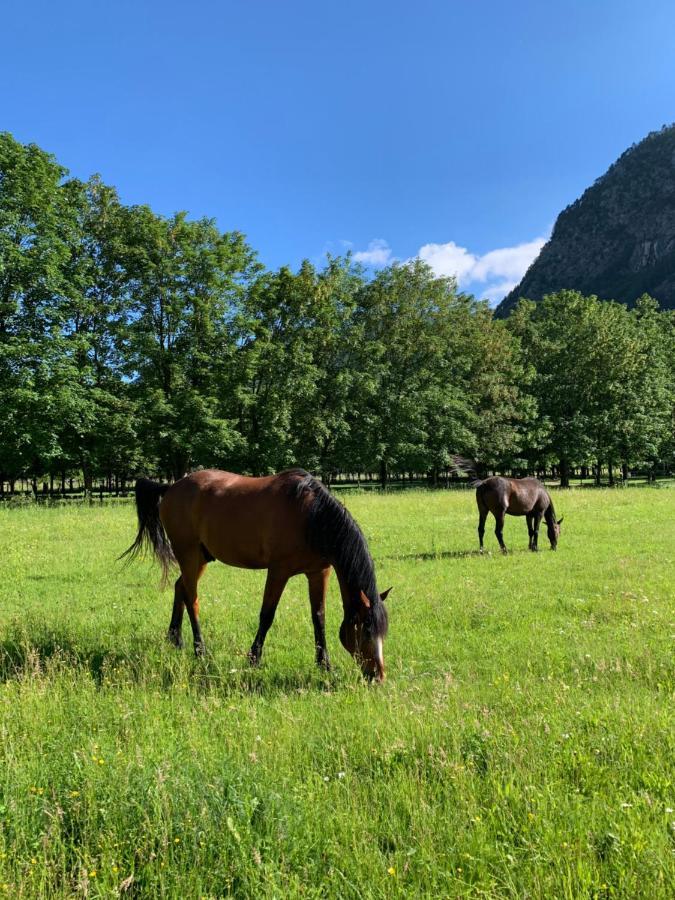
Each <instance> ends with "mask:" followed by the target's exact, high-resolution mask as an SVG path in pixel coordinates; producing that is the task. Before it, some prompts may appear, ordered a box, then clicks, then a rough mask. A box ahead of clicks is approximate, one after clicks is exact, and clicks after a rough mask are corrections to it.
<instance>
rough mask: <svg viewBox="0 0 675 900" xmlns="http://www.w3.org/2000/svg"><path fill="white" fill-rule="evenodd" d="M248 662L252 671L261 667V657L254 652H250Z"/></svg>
mask: <svg viewBox="0 0 675 900" xmlns="http://www.w3.org/2000/svg"><path fill="white" fill-rule="evenodd" d="M248 662H249V665H250V666H251V668H252V669H257V668H258V666H259V665H260V656H259V655H258V654H257V653H254V652H253V650H249V651H248Z"/></svg>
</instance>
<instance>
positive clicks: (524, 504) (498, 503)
mask: <svg viewBox="0 0 675 900" xmlns="http://www.w3.org/2000/svg"><path fill="white" fill-rule="evenodd" d="M455 468H456V469H460V470H461V471H463V472H467V473H468V474H470V475H474V476H475V475H476V467H475V463H473V462H472V461H471V460H467V459H462V458H461V457H455ZM471 484H472V485H473V486H474V487H475V488H476V503H477V504H478V540H479V542H480V550H481V553H482V552H483V535H484V534H485V520H486V519H487V516H488V513H490V512H491V513H492V515H493V516H494V517H495V520H496V526H495V535H496V536H497V540H498V541H499V546H500V547H501V550H502V553H506V552H507V550H506V545H505V544H504V537H503V533H504V518H505V516H506V515H507V514H508V515H509V516H525V518H526V520H527V533H528V535H529V538H530V542H529V549H530V550H532V551H533V552H534V553H536V552H537V549H538V547H537V544H538V541H539V525H540V524H541V520H542V518H544V519H546V528H547V533H548V539H549V541H550V542H551V550H556V549H557V547H558V538H559V537H560V526H561V525H562V517H561V518H560V519H556V515H555V510H554V508H553V501H552V500H551V497H550V495H549V493H548V491H547V490H546V488H545V487H544V485H543V484H542V483H541V481H538V480H537V479H536V478H502V477H501V476H500V475H495V476H494V477H492V478H484V479H482V480H481V479H479V478H474V480H473V481H472V482H471Z"/></svg>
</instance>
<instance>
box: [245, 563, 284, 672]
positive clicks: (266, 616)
mask: <svg viewBox="0 0 675 900" xmlns="http://www.w3.org/2000/svg"><path fill="white" fill-rule="evenodd" d="M287 581H288V576H287V575H280V574H279V573H277V572H272V570H271V569H268V570H267V581H266V582H265V593H264V594H263V602H262V607H261V608H260V622H259V624H258V631H257V634H256V636H255V638H254V640H253V643H252V644H251V649H250V650H249V652H248V658H249V661H250V663H251V665H252V666H257V665H258V663H259V662H260V657H261V656H262V651H263V644H264V643H265V638H266V636H267V632H268V631H269V630H270V626H271V625H272V622H273V621H274V614H275V613H276V611H277V606H278V604H279V600H280V599H281V595H282V593H283V591H284V588H285V587H286V582H287Z"/></svg>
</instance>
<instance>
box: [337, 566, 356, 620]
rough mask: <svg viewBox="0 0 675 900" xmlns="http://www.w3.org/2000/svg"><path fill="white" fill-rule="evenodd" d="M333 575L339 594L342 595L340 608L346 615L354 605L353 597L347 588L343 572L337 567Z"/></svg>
mask: <svg viewBox="0 0 675 900" xmlns="http://www.w3.org/2000/svg"><path fill="white" fill-rule="evenodd" d="M333 568H335V566H333ZM335 576H336V578H337V580H338V584H339V585H340V596H341V597H342V609H343V610H344V614H345V616H347V615H348V614H349V613H350V612H351V611H352V607H353V605H354V598H353V596H352V592H351V591H350V590H349V585H348V583H347V578H346V576H345V574H344V572H342V571H340V570H339V569H337V568H336V569H335Z"/></svg>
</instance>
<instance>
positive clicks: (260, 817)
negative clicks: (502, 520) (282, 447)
mask: <svg viewBox="0 0 675 900" xmlns="http://www.w3.org/2000/svg"><path fill="white" fill-rule="evenodd" d="M344 499H345V501H346V503H347V505H348V506H349V508H350V509H351V511H352V512H353V514H354V516H355V517H356V518H357V520H358V521H359V523H360V524H361V526H362V528H363V530H364V532H365V533H366V536H367V537H368V540H369V543H370V547H371V551H372V554H373V557H374V559H375V563H376V567H377V572H378V581H379V585H380V589H381V590H383V589H385V588H387V587H389V586H390V585H393V590H392V593H391V595H390V597H389V600H388V604H387V605H388V607H389V616H390V635H389V637H388V639H387V640H386V642H385V662H386V666H387V681H386V682H385V684H384V685H382V686H369V685H367V684H365V683H364V682H363V681H362V679H361V677H360V675H359V673H358V670H357V668H356V666H355V665H354V663H353V661H352V660H351V659H350V657H348V656H347V654H346V653H345V652H344V651H343V650H342V648H341V646H340V644H339V641H338V636H337V632H338V627H339V624H340V620H341V604H340V599H339V594H338V590H337V585H336V583H335V581H334V580H333V582H332V584H331V592H330V596H329V602H328V609H327V625H328V627H327V631H328V639H329V649H330V652H331V656H332V662H333V671H332V672H331V673H330V674H322V673H320V672H319V671H318V670H316V669H315V667H314V665H313V656H314V650H313V635H312V627H311V622H310V616H309V603H308V600H307V593H306V583H305V580H304V579H303V578H296V579H293V580H292V581H291V582H290V584H289V586H288V588H287V590H286V593H285V594H284V597H283V598H282V601H281V604H280V607H279V611H278V614H277V619H276V621H275V624H274V626H273V628H272V630H271V631H270V634H269V636H268V640H267V643H266V647H265V655H264V658H263V662H262V665H261V667H260V668H259V669H257V670H251V669H250V668H249V666H248V663H247V660H246V657H245V653H246V650H247V649H248V647H249V646H250V643H251V640H252V639H253V635H254V633H255V629H256V625H257V617H258V612H259V606H260V599H261V594H262V586H263V582H264V573H260V572H247V571H241V570H235V569H228V568H225V567H224V566H222V565H218V564H212V565H210V566H209V569H208V571H207V573H206V575H205V577H204V578H203V580H202V583H201V591H200V601H201V608H202V624H203V631H204V637H205V640H206V643H207V656H206V658H204V659H195V658H194V656H193V655H192V652H191V650H189V649H186V650H184V651H182V652H180V651H177V650H175V649H174V648H172V647H171V646H169V645H168V644H167V643H166V642H165V640H164V635H165V632H166V629H167V626H168V622H169V617H170V606H171V599H172V594H171V593H170V592H169V591H165V592H160V590H159V586H158V583H159V574H158V570H157V568H156V567H154V566H152V565H151V564H150V563H149V562H146V563H137V564H135V565H133V566H131V567H128V568H124V567H122V566H121V565H120V564H117V563H115V557H116V556H117V555H118V554H119V553H120V552H121V551H122V550H123V549H124V548H126V547H127V546H128V545H129V543H130V542H131V540H132V538H133V536H134V533H135V513H134V509H133V507H132V506H131V505H130V504H129V505H126V504H125V505H118V506H106V505H103V506H74V507H68V508H55V509H36V508H34V507H27V508H20V509H10V508H0V546H1V547H2V552H1V553H0V896H2V893H3V892H4V893H5V894H6V895H7V896H10V897H14V898H33V897H40V898H41V897H50V898H51V897H59V898H61V897H83V896H85V897H91V898H94V897H115V896H122V897H167V898H173V897H182V898H200V897H205V898H215V897H221V896H227V895H234V896H237V897H256V898H267V897H269V898H272V897H279V898H290V897H308V898H314V897H317V898H318V897H340V898H385V897H386V898H390V897H434V898H437V897H480V898H502V897H504V898H525V897H531V898H580V897H581V898H595V897H597V898H602V900H604V898H618V897H622V898H638V897H646V898H661V897H663V898H670V897H672V896H674V895H675V763H674V761H675V721H674V720H675V716H674V713H673V710H674V704H673V699H674V686H675V679H674V669H675V665H674V655H673V638H674V636H675V621H674V619H675V615H674V607H675V603H674V602H673V601H674V598H675V489H673V488H672V487H671V488H668V487H661V488H658V489H657V488H639V489H637V488H636V489H625V490H613V491H612V490H587V489H583V490H572V491H567V492H558V493H556V494H555V497H554V500H555V503H556V509H557V512H558V514H559V515H564V517H565V522H564V525H563V534H562V537H561V541H560V547H559V550H558V552H557V553H552V552H550V550H549V549H548V542H547V540H546V536H545V530H544V531H543V533H542V534H541V536H540V547H541V550H540V552H539V554H537V555H535V554H531V553H529V552H528V551H527V549H526V548H527V531H526V527H525V522H524V520H523V519H513V518H508V519H507V523H506V528H505V540H506V543H507V545H508V546H509V548H510V549H511V553H510V554H509V555H508V556H506V557H504V556H502V555H500V554H499V553H498V552H497V542H496V539H495V537H494V535H493V532H492V529H493V527H494V523H493V521H492V520H491V519H490V520H489V521H488V529H489V530H488V532H487V534H486V544H487V548H488V551H489V552H487V553H486V554H484V555H483V556H480V555H479V554H478V553H477V552H476V551H477V536H476V519H477V516H476V512H475V503H474V499H473V494H472V492H470V491H454V492H425V491H410V492H404V493H395V494H388V495H387V494H359V493H354V494H347V495H345V498H344ZM185 628H186V631H185V637H186V647H187V648H189V647H190V646H191V640H190V634H189V626H188V624H187V622H186V624H185Z"/></svg>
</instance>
